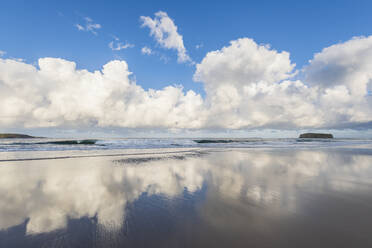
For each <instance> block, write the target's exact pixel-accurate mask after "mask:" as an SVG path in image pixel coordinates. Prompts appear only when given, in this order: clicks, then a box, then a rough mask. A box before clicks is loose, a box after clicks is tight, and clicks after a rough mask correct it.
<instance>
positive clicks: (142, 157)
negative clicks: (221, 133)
mask: <svg viewBox="0 0 372 248" xmlns="http://www.w3.org/2000/svg"><path fill="white" fill-rule="evenodd" d="M159 150H161V149H159ZM168 151H169V150H167V151H165V150H164V151H163V153H160V152H159V151H156V152H153V153H151V154H133V155H128V154H126V155H120V156H116V155H115V154H113V153H112V154H105V153H104V152H102V154H99V156H89V154H88V155H87V156H84V157H79V156H77V155H79V154H75V155H76V156H75V157H71V156H70V157H69V158H63V157H61V158H60V159H47V158H51V157H53V156H52V155H53V154H51V153H48V156H47V157H45V159H43V160H22V161H21V160H18V161H14V160H15V159H16V158H14V159H13V161H3V162H0V199H1V201H0V247H372V236H371V235H370V231H371V223H372V215H371V214H370V211H371V209H372V180H371V179H372V151H371V150H370V149H362V148H358V149H354V148H332V149H219V150H216V149H193V150H192V151H183V150H178V151H177V150H173V152H172V153H168ZM164 152H165V153H164ZM61 154H62V153H61ZM39 155H40V154H39ZM106 155H109V156H106ZM15 157H18V158H19V157H22V155H21V154H18V155H17V156H15ZM31 157H33V158H37V157H38V156H37V155H34V156H31ZM7 158H9V154H8V157H7Z"/></svg>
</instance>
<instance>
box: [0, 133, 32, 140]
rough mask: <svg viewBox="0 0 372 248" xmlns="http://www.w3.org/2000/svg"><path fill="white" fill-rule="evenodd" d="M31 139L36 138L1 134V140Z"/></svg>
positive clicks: (16, 134) (24, 135)
mask: <svg viewBox="0 0 372 248" xmlns="http://www.w3.org/2000/svg"><path fill="white" fill-rule="evenodd" d="M31 138H36V137H34V136H31V135H27V134H19V133H0V139H31Z"/></svg>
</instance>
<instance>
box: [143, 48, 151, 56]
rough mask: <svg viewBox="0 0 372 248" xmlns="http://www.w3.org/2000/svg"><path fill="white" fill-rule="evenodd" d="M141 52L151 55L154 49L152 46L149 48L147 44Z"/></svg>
mask: <svg viewBox="0 0 372 248" xmlns="http://www.w3.org/2000/svg"><path fill="white" fill-rule="evenodd" d="M141 53H142V54H146V55H151V54H152V50H151V48H149V47H147V46H144V47H142V49H141Z"/></svg>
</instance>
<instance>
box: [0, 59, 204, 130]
mask: <svg viewBox="0 0 372 248" xmlns="http://www.w3.org/2000/svg"><path fill="white" fill-rule="evenodd" d="M39 68H40V69H37V68H36V67H34V66H32V65H29V64H26V63H22V62H18V61H15V60H10V59H7V60H3V59H0V105H1V106H3V107H2V108H1V109H0V116H1V118H0V126H9V125H16V126H26V127H37V126H41V127H48V126H63V125H75V126H76V125H77V126H92V125H94V126H119V127H169V128H171V127H180V128H188V127H191V128H199V127H201V120H200V119H199V118H195V116H197V115H198V114H199V113H201V112H202V105H203V100H202V98H201V96H200V95H198V94H196V93H195V92H193V91H188V92H185V93H184V92H183V90H182V87H180V86H168V87H165V88H164V89H162V90H153V89H150V90H148V91H145V90H144V89H143V88H141V87H140V86H138V85H137V84H136V83H135V82H133V81H131V80H130V79H129V78H128V76H129V75H130V74H131V73H130V72H129V71H128V66H127V63H126V62H125V61H117V60H115V61H111V62H109V63H108V64H106V65H105V66H104V67H103V69H102V71H95V72H88V71H87V70H77V69H76V65H75V63H74V62H70V61H66V60H63V59H56V58H42V59H39ZM164 117H166V118H164Z"/></svg>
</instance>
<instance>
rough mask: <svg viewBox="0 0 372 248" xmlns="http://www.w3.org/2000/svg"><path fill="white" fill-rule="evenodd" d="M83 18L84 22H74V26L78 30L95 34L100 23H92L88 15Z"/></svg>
mask: <svg viewBox="0 0 372 248" xmlns="http://www.w3.org/2000/svg"><path fill="white" fill-rule="evenodd" d="M84 20H85V24H83V25H81V24H75V27H76V28H77V29H78V30H79V31H86V32H91V33H92V34H94V35H97V30H98V29H100V28H101V27H102V26H101V24H98V23H94V22H93V20H92V19H91V18H89V17H85V18H84Z"/></svg>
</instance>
